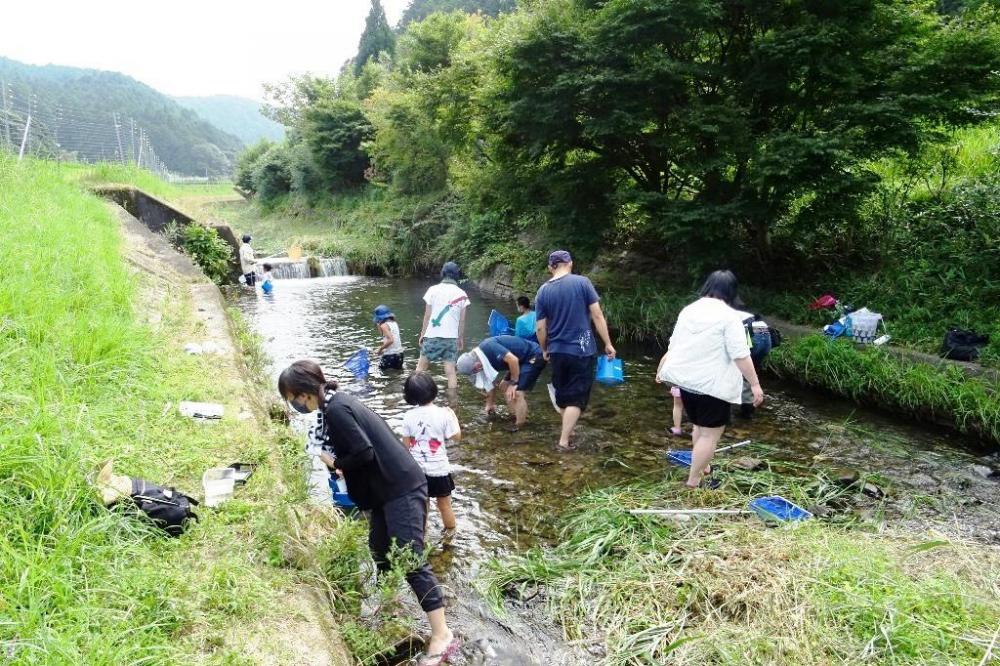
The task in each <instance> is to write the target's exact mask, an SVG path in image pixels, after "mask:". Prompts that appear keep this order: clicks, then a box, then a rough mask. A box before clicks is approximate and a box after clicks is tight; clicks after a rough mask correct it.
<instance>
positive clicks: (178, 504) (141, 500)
mask: <svg viewBox="0 0 1000 666" xmlns="http://www.w3.org/2000/svg"><path fill="white" fill-rule="evenodd" d="M129 497H130V498H132V501H133V502H134V503H135V506H136V507H137V508H138V509H139V510H140V511H142V512H143V513H144V514H146V517H148V518H149V519H150V520H151V521H152V522H153V524H154V525H156V526H157V527H159V528H160V529H162V530H163V531H164V532H166V533H167V534H169V535H170V536H173V537H176V536H180V535H181V534H182V533H183V532H184V530H185V529H186V528H187V523H188V520H198V515H197V514H196V513H195V512H194V511H193V507H195V506H198V500H196V499H194V498H193V497H188V496H187V495H185V494H184V493H182V492H178V491H177V490H176V489H175V488H163V487H162V486H158V485H156V484H155V483H150V482H149V481H145V480H143V479H132V493H131V494H130V495H129Z"/></svg>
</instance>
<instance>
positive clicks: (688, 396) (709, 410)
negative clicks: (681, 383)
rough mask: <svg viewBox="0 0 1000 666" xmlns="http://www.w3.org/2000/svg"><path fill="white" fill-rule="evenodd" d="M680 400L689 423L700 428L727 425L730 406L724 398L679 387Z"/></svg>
mask: <svg viewBox="0 0 1000 666" xmlns="http://www.w3.org/2000/svg"><path fill="white" fill-rule="evenodd" d="M681 402H683V403H684V411H685V412H687V415H688V419H689V420H690V421H691V423H693V424H695V425H696V426H700V427H702V428H721V427H723V426H727V425H729V416H730V413H731V411H732V410H731V407H730V405H729V403H728V402H726V401H725V400H719V399H718V398H716V397H714V396H710V395H703V394H701V393H691V392H690V391H686V390H684V389H683V388H682V389H681Z"/></svg>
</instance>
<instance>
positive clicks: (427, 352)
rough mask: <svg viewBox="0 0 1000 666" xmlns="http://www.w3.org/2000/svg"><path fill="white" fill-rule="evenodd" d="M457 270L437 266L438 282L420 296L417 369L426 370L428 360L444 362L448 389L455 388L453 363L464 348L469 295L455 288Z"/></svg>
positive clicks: (450, 264) (451, 266)
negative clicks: (424, 304)
mask: <svg viewBox="0 0 1000 666" xmlns="http://www.w3.org/2000/svg"><path fill="white" fill-rule="evenodd" d="M460 275H461V269H459V267H458V264H456V263H455V262H453V261H449V262H447V263H445V265H444V266H442V267H441V282H439V283H438V284H436V285H434V286H433V287H431V288H430V289H428V290H427V293H425V294H424V303H426V306H425V307H424V324H423V326H422V327H421V329H420V360H419V361H417V370H418V371H424V370H427V368H428V366H429V365H430V362H431V361H440V362H442V363H444V374H445V376H446V377H447V378H448V388H449V389H451V390H454V389H456V388H458V375H457V374H456V372H455V361H456V360H458V352H460V351H462V350H463V349H464V348H465V341H464V339H465V308H467V307H468V305H469V296H468V294H466V293H465V292H464V291H463V290H462V288H461V287H459V286H458V278H459V276H460Z"/></svg>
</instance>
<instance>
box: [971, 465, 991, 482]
mask: <svg viewBox="0 0 1000 666" xmlns="http://www.w3.org/2000/svg"><path fill="white" fill-rule="evenodd" d="M969 469H971V470H972V473H973V474H975V475H976V476H979V477H982V478H984V479H989V478H991V477H994V476H996V475H997V473H996V472H994V471H993V468H991V467H987V466H986V465H970V466H969Z"/></svg>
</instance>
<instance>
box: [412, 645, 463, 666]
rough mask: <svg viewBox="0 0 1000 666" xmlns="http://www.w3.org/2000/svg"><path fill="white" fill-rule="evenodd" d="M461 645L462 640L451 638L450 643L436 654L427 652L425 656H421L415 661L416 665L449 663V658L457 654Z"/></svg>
mask: <svg viewBox="0 0 1000 666" xmlns="http://www.w3.org/2000/svg"><path fill="white" fill-rule="evenodd" d="M460 647H462V641H460V640H458V639H457V638H453V639H451V643H448V646H447V647H446V648H445V649H444V650H442V651H441V652H438V653H437V654H429V655H427V656H425V657H421V658H420V661H418V662H417V664H418V666H440V665H441V664H448V663H451V662H450V659H451V658H452V657H454V656H455V655H456V654H458V649H459V648H460Z"/></svg>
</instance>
